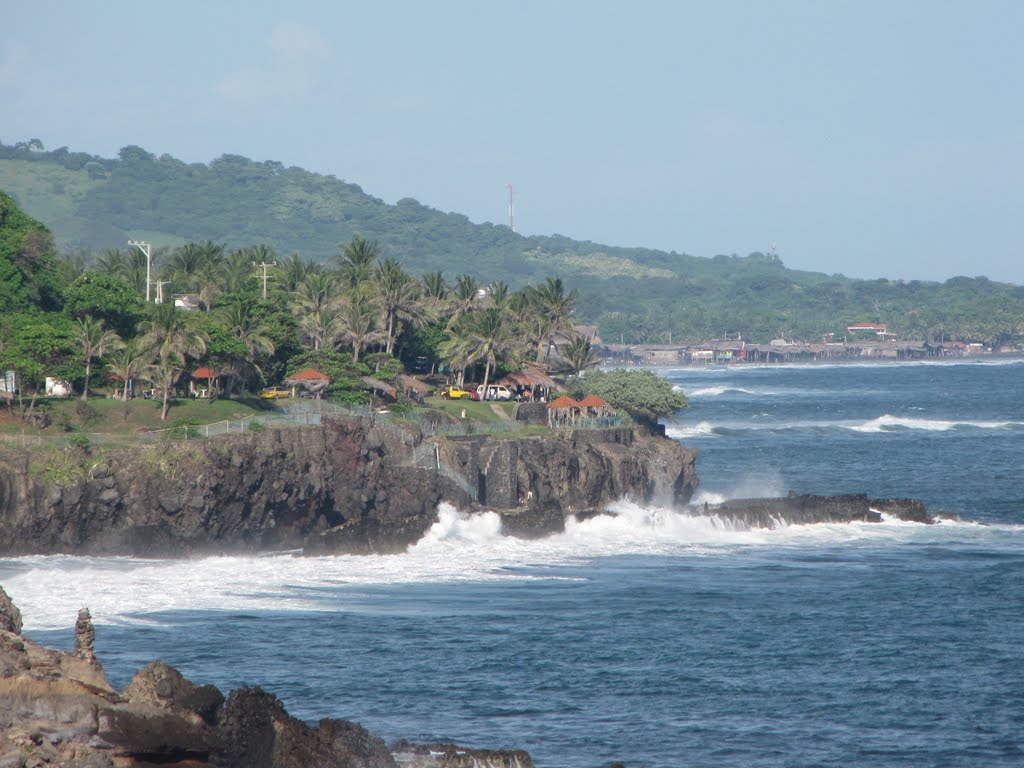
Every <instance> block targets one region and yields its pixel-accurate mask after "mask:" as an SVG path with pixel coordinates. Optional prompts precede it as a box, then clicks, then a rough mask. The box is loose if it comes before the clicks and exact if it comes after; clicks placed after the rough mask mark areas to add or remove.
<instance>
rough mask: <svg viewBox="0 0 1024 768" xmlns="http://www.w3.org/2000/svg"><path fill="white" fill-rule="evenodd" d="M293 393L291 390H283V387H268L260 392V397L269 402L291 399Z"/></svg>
mask: <svg viewBox="0 0 1024 768" xmlns="http://www.w3.org/2000/svg"><path fill="white" fill-rule="evenodd" d="M291 396H292V391H291V390H290V389H282V388H281V387H267V388H266V389H264V390H263V391H262V392H260V397H265V398H267V399H268V400H276V399H277V398H279V397H291Z"/></svg>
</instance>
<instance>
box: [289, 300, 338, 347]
mask: <svg viewBox="0 0 1024 768" xmlns="http://www.w3.org/2000/svg"><path fill="white" fill-rule="evenodd" d="M299 330H300V331H302V333H303V334H305V336H306V338H307V339H308V340H309V342H310V344H312V346H313V351H316V350H318V349H322V348H326V349H333V348H334V347H335V346H336V345H337V342H338V340H339V339H340V338H341V335H342V331H341V322H340V320H339V318H338V309H337V307H335V306H333V305H331V306H326V307H324V308H322V309H316V310H313V311H312V312H307V313H306V314H305V315H303V316H302V318H301V319H300V320H299Z"/></svg>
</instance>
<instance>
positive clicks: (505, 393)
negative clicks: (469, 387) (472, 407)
mask: <svg viewBox="0 0 1024 768" xmlns="http://www.w3.org/2000/svg"><path fill="white" fill-rule="evenodd" d="M476 396H477V399H478V400H511V399H512V391H511V390H510V389H509V388H508V387H505V386H502V385H501V384H488V385H487V392H486V393H484V385H483V384H481V385H480V386H479V387H477V388H476Z"/></svg>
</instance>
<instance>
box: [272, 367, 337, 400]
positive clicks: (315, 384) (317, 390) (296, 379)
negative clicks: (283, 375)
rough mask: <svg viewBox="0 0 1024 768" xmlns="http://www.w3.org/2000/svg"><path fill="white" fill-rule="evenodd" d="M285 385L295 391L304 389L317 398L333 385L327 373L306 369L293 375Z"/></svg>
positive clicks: (285, 381) (286, 380)
mask: <svg viewBox="0 0 1024 768" xmlns="http://www.w3.org/2000/svg"><path fill="white" fill-rule="evenodd" d="M284 383H285V384H286V385H288V386H289V387H291V388H292V389H295V388H296V387H302V388H303V389H305V390H306V391H307V392H312V393H313V394H315V395H316V396H317V397H320V396H321V394H322V393H323V391H324V390H325V389H327V387H329V386H330V384H331V378H330V376H328V375H327V374H326V373H321V372H320V371H318V370H316V369H315V368H305V369H303V370H301V371H299V372H298V373H293V374H292V375H291V376H289V377H288V378H287V379H285V380H284Z"/></svg>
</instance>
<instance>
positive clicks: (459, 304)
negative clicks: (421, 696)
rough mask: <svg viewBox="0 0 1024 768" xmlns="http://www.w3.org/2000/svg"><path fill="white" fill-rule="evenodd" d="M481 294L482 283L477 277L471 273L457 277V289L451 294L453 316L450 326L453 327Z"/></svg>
mask: <svg viewBox="0 0 1024 768" xmlns="http://www.w3.org/2000/svg"><path fill="white" fill-rule="evenodd" d="M479 296H480V283H478V282H477V281H476V278H474V277H471V276H469V275H459V276H458V277H456V278H455V290H454V291H453V292H452V296H451V317H450V318H449V319H448V326H449V327H452V326H453V325H454V324H455V323H456V322H458V319H459V318H460V317H462V316H463V315H464V314H466V313H467V312H469V311H470V310H471V309H472V308H473V306H474V305H475V304H476V302H477V299H478V298H479Z"/></svg>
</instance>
